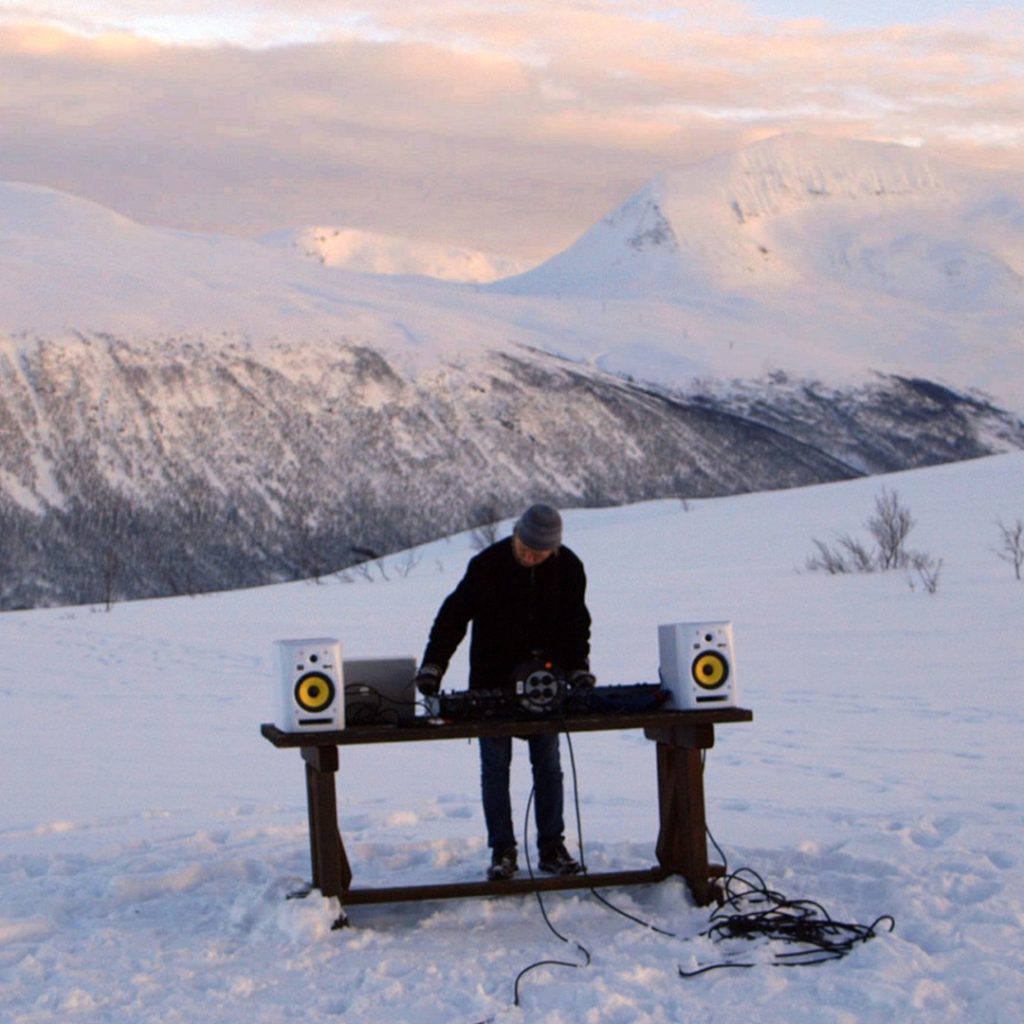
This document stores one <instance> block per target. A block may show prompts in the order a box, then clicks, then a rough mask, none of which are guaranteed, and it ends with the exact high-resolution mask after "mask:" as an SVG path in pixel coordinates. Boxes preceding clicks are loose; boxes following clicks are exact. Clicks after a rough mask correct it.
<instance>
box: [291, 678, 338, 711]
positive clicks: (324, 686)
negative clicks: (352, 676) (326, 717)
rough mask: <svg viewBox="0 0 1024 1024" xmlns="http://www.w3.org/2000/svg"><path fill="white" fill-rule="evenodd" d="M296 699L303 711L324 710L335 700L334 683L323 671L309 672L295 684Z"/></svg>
mask: <svg viewBox="0 0 1024 1024" xmlns="http://www.w3.org/2000/svg"><path fill="white" fill-rule="evenodd" d="M295 700H296V703H298V705H299V707H300V708H302V710H303V711H323V710H324V708H326V707H328V706H329V705H330V703H331V701H333V700H334V683H332V682H331V680H330V679H329V678H328V677H327V676H325V675H324V674H323V672H307V673H306V674H305V675H304V676H303V677H302V678H301V679H300V680H299V681H298V682H297V683H296V684H295Z"/></svg>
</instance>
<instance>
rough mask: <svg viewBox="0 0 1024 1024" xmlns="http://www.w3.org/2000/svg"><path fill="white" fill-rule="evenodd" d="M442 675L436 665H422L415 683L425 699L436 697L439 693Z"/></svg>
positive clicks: (414, 680) (414, 679)
mask: <svg viewBox="0 0 1024 1024" xmlns="http://www.w3.org/2000/svg"><path fill="white" fill-rule="evenodd" d="M441 675H442V673H441V670H440V669H439V668H438V667H437V666H436V665H420V668H419V671H418V672H417V673H416V675H415V677H414V678H413V682H414V683H415V684H416V689H417V690H419V691H420V693H422V694H423V696H424V697H436V696H437V691H438V690H440V689H441Z"/></svg>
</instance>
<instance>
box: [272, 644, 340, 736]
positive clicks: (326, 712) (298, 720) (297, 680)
mask: <svg viewBox="0 0 1024 1024" xmlns="http://www.w3.org/2000/svg"><path fill="white" fill-rule="evenodd" d="M274 646H275V647H276V648H277V665H278V675H279V678H278V680H277V685H276V694H277V715H276V717H275V719H274V724H275V725H276V726H277V727H278V729H280V730H281V731H282V732H324V731H330V730H337V729H344V728H345V678H344V672H343V669H342V662H341V644H340V643H339V642H338V641H337V640H333V639H331V638H329V637H320V638H316V639H311V640H277V641H275V643H274Z"/></svg>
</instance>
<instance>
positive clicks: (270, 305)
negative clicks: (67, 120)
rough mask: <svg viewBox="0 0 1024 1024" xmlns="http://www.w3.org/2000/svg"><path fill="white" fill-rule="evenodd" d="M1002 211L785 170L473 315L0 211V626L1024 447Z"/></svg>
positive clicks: (113, 227) (33, 190)
mask: <svg viewBox="0 0 1024 1024" xmlns="http://www.w3.org/2000/svg"><path fill="white" fill-rule="evenodd" d="M1022 195H1024V193H1022V192H1021V190H1020V185H1019V182H1017V181H1015V180H1014V179H1009V178H1006V177H1002V176H997V175H989V174H983V173H980V172H974V171H969V170H966V169H957V168H950V167H948V166H943V165H940V164H939V163H938V162H936V161H934V160H932V159H931V158H929V157H927V156H926V155H925V154H923V153H920V152H918V151H913V150H907V149H905V148H901V147H894V146H880V145H875V144H855V143H840V142H828V141H823V140H817V139H808V138H801V137H793V138H781V139H776V140H770V141H769V142H766V143H763V144H760V145H759V146H755V147H751V148H750V149H748V150H745V151H743V152H741V153H738V154H733V155H730V156H726V157H721V158H719V159H717V160H714V161H710V162H708V163H705V164H701V165H696V166H694V167H690V168H681V169H679V170H677V171H673V172H670V173H667V174H665V175H663V176H662V177H661V178H659V179H657V180H656V181H655V182H652V183H651V184H650V185H649V186H647V187H646V188H645V189H643V190H641V191H640V192H639V193H638V194H637V195H636V196H634V197H633V198H632V199H631V200H629V201H628V202H627V203H626V204H624V205H623V206H622V207H621V208H620V209H619V210H618V211H616V212H615V213H613V214H611V215H610V216H609V217H608V218H606V219H605V221H603V222H602V223H601V224H599V225H597V226H595V227H594V228H593V229H592V230H591V231H589V232H588V233H587V234H586V235H584V237H583V238H581V239H580V241H579V242H578V243H577V244H576V245H574V246H572V247H570V249H568V250H567V251H566V252H565V253H563V254H561V255H560V256H558V257H555V258H554V259H553V260H551V261H549V262H548V263H546V264H544V265H543V266H541V267H538V268H536V269H535V270H534V271H531V272H529V273H527V274H524V275H521V276H519V277H513V278H509V279H507V280H504V281H501V282H498V283H495V284H492V285H486V286H478V285H466V284H457V283H452V282H445V281H439V280H430V279H427V278H424V277H406V276H397V277H396V276H388V275H381V274H373V273H354V272H352V271H350V270H346V269H342V268H339V267H332V266H329V265H326V264H325V263H321V262H317V261H311V260H302V259H296V258H295V254H294V252H290V251H288V250H287V249H280V248H274V247H273V246H268V245H264V244H259V243H254V242H245V241H240V240H232V239H227V238H220V237H212V236H200V235H193V234H187V233H182V232H174V231H167V230H161V229H155V228H149V227H144V226H142V225H140V224H137V223H134V222H132V221H130V220H128V219H127V218H124V217H121V216H120V215H118V214H116V213H113V212H111V211H109V210H105V209H103V208H102V207H99V206H96V205H95V204H93V203H89V202H86V201H84V200H81V199H77V198H75V197H72V196H67V195H63V194H61V193H57V192H53V191H51V190H48V189H43V188H39V187H36V186H31V185H19V184H6V185H0V268H2V273H0V331H2V332H3V338H2V340H0V437H2V439H3V440H2V447H0V520H2V524H3V526H4V529H5V535H6V536H7V537H8V538H9V542H8V544H7V546H6V547H5V549H4V550H3V556H2V557H3V558H4V559H6V561H7V565H8V566H10V567H11V569H10V571H9V572H8V573H6V574H5V576H4V584H3V587H4V589H3V592H2V595H0V605H2V606H4V607H10V606H12V605H19V604H26V603H27V604H35V603H47V602H68V601H96V600H102V599H104V597H109V596H116V597H119V598H120V597H127V596H140V595H142V594H163V593H181V592H194V591H195V590H205V589H209V588H210V587H211V586H242V585H251V584H254V583H260V582H266V581H268V580H279V579H291V578H295V577H297V576H303V575H305V576H315V575H320V574H322V573H323V572H326V571H332V570H335V569H340V568H343V567H344V566H345V565H347V564H351V563H352V562H354V561H356V560H357V559H358V558H359V557H361V555H360V554H359V552H360V551H366V550H372V551H375V552H387V551H393V550H396V549H398V548H403V547H407V546H408V545H409V544H412V543H417V542H420V541H422V540H425V539H427V538H429V537H432V536H437V535H438V534H439V533H444V532H451V531H454V530H457V529H461V528H464V527H466V526H469V525H472V524H474V523H476V522H480V521H482V520H484V519H486V518H487V517H491V518H493V517H495V516H501V515H509V514H512V512H513V511H514V510H515V509H516V508H517V507H518V506H519V505H520V504H521V503H522V502H523V501H525V500H527V499H530V498H546V499H548V500H551V501H554V502H556V503H558V504H561V505H589V506H595V505H608V504H618V503H622V502H628V501H635V500H640V499H644V498H652V497H659V496H667V495H673V496H679V497H696V496H706V495H713V494H724V493H735V492H740V491H751V490H764V489H769V488H776V487H787V486H794V485H800V484H807V483H812V482H817V481H823V480H828V479H843V478H847V477H850V476H855V475H858V474H863V473H877V472H888V471H892V470H898V469H903V468H908V467H912V466H920V465H928V464H932V463H936V462H944V461H949V460H955V459H964V458H972V457H977V456H980V455H984V454H988V453H991V452H999V451H1007V450H1011V449H1014V448H1020V447H1024V423H1022V421H1021V418H1020V417H1021V414H1022V412H1024V335H1022V334H1021V326H1020V325H1021V324H1022V323H1024V297H1022V288H1021V273H1022V271H1021V267H1022V262H1021V261H1022V256H1021V239H1022V237H1024V235H1022V223H1024V214H1022V212H1021V211H1022V209H1024V205H1022ZM989 396H991V397H989ZM181 551H184V552H185V553H186V555H187V557H186V558H184V559H181V558H178V557H176V556H177V553H178V552H181ZM119 552H120V553H119Z"/></svg>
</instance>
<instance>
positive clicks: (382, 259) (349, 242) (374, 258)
mask: <svg viewBox="0 0 1024 1024" xmlns="http://www.w3.org/2000/svg"><path fill="white" fill-rule="evenodd" d="M261 241H262V242H263V243H264V244H266V245H271V246H277V247H279V248H284V249H288V250H290V251H292V252H295V253H296V254H298V255H300V256H303V257H305V258H306V259H309V260H315V261H316V262H318V263H322V264H323V265H324V266H328V267H342V268H344V269H345V270H354V271H358V272H359V273H363V274H388V275H404V276H410V275H416V276H422V277H434V278H438V279H439V280H442V281H466V282H472V283H477V284H482V283H485V282H488V281H495V280H497V279H498V278H501V277H509V276H510V275H512V274H518V273H521V272H522V271H524V270H525V269H526V266H525V265H524V264H523V262H522V261H521V260H515V259H512V258H510V257H507V256H496V255H493V254H491V253H486V252H479V251H477V250H473V249H465V248H462V247H460V246H454V245H436V244H433V245H432V244H430V243H428V242H420V241H413V240H412V239H409V238H401V237H399V236H397V235H386V234H382V233H381V232H379V231H364V230H360V229H359V228H341V227H333V228H331V227H305V228H295V229H293V230H291V231H284V232H277V233H275V234H273V235H268V236H266V237H265V238H263V239H261Z"/></svg>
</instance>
